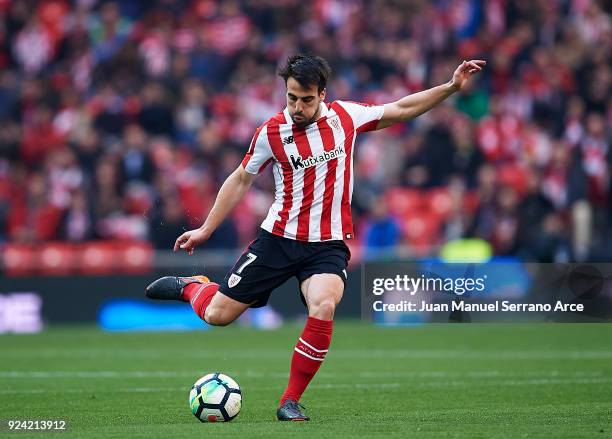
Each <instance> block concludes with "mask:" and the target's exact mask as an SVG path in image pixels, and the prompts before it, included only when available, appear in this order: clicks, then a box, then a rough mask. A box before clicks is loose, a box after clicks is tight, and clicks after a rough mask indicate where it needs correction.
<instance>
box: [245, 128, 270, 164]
mask: <svg viewBox="0 0 612 439" xmlns="http://www.w3.org/2000/svg"><path fill="white" fill-rule="evenodd" d="M267 131H268V130H267V126H266V125H263V126H261V127H259V128H258V129H257V131H255V135H254V136H253V140H251V145H250V146H249V150H248V151H247V153H246V155H245V156H244V159H242V167H243V168H244V169H245V170H246V171H247V172H248V173H249V174H255V175H257V174H259V173H260V172H261V171H263V170H264V169H265V167H266V166H267V165H268V163H270V162H271V161H272V159H273V157H274V155H273V154H272V148H271V147H270V143H269V142H268V133H267Z"/></svg>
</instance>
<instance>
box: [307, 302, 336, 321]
mask: <svg viewBox="0 0 612 439" xmlns="http://www.w3.org/2000/svg"><path fill="white" fill-rule="evenodd" d="M335 311H336V302H335V301H334V300H333V299H323V300H321V301H320V302H317V303H315V304H313V305H312V306H311V309H310V316H311V317H315V318H317V319H321V320H332V319H333V318H334V312H335Z"/></svg>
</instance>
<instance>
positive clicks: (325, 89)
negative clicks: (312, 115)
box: [319, 88, 327, 101]
mask: <svg viewBox="0 0 612 439" xmlns="http://www.w3.org/2000/svg"><path fill="white" fill-rule="evenodd" d="M326 93H327V88H324V89H323V90H321V93H319V99H321V100H322V101H324V100H325V94H326Z"/></svg>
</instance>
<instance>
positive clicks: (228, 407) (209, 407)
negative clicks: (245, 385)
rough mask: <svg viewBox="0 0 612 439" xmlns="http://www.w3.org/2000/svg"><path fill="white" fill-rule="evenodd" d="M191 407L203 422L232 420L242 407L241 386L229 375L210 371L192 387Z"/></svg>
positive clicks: (190, 394)
mask: <svg viewBox="0 0 612 439" xmlns="http://www.w3.org/2000/svg"><path fill="white" fill-rule="evenodd" d="M189 407H190V408H191V412H192V413H193V414H194V415H195V417H196V418H198V419H199V420H200V421H202V422H223V421H231V420H232V419H234V418H235V417H236V416H238V413H240V408H241V407H242V394H241V393H240V386H239V385H238V383H237V382H236V381H234V380H233V379H232V378H230V377H228V376H227V375H224V374H222V373H209V374H208V375H205V376H203V377H202V378H200V379H199V380H197V381H196V382H195V383H194V384H193V386H192V387H191V391H190V392H189Z"/></svg>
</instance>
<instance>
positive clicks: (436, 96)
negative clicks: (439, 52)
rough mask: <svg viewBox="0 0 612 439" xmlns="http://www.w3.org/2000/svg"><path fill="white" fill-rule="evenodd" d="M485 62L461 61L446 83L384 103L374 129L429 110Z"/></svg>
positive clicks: (457, 87)
mask: <svg viewBox="0 0 612 439" xmlns="http://www.w3.org/2000/svg"><path fill="white" fill-rule="evenodd" d="M485 64H486V61H483V60H480V59H476V60H471V61H463V62H462V63H461V64H460V65H459V67H457V69H456V70H455V72H454V73H453V77H452V79H451V80H450V81H448V82H447V83H446V84H442V85H438V86H437V87H433V88H430V89H428V90H423V91H421V92H418V93H414V94H411V95H409V96H406V97H403V98H402V99H400V100H399V101H395V102H391V103H390V104H385V112H384V114H383V117H382V118H381V119H380V121H379V122H378V125H377V126H376V129H377V130H380V129H382V128H387V127H388V126H391V125H393V124H395V123H398V122H405V121H407V120H409V119H413V118H415V117H417V116H420V115H421V114H423V113H425V112H426V111H429V110H431V109H432V108H433V107H435V106H436V105H438V104H439V103H440V102H442V101H443V100H444V99H446V98H447V97H449V96H450V95H452V94H453V93H455V92H456V91H459V90H461V89H462V88H463V86H464V85H465V84H466V83H467V81H468V79H470V77H471V76H472V75H474V74H475V73H478V72H480V71H481V70H482V68H483V67H484V66H485Z"/></svg>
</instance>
